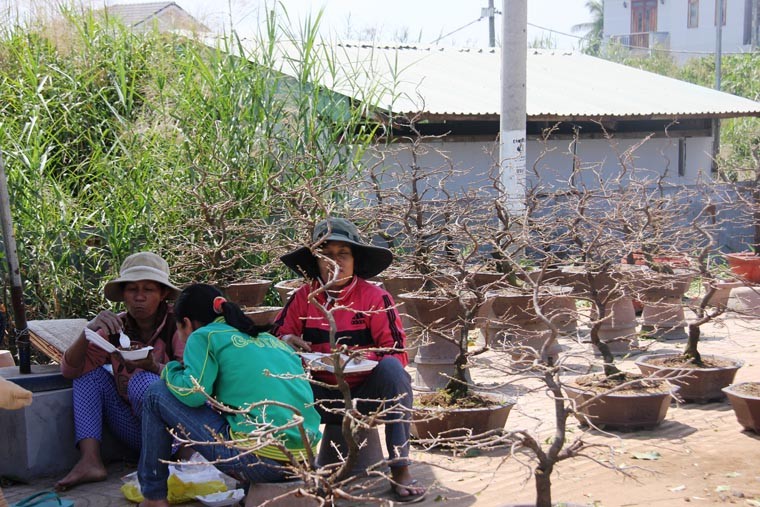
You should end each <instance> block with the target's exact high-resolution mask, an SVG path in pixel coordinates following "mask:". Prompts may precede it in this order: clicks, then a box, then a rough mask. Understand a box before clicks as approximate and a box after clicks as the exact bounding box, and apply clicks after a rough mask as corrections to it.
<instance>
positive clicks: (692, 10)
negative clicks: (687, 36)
mask: <svg viewBox="0 0 760 507" xmlns="http://www.w3.org/2000/svg"><path fill="white" fill-rule="evenodd" d="M687 14H688V19H687V20H686V27H687V28H697V27H698V26H699V0H689V11H688V13H687Z"/></svg>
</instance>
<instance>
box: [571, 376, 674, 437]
mask: <svg viewBox="0 0 760 507" xmlns="http://www.w3.org/2000/svg"><path fill="white" fill-rule="evenodd" d="M562 387H563V389H564V390H565V393H566V394H567V396H568V397H569V398H570V399H571V400H573V402H574V403H575V404H576V406H578V405H580V404H581V403H586V402H588V401H589V400H591V399H593V398H594V397H595V396H597V394H596V393H594V392H592V391H589V390H587V389H585V388H582V387H580V386H574V385H568V384H565V385H563V386H562ZM676 389H677V388H675V387H674V388H673V390H676ZM672 392H673V391H665V392H661V393H646V392H642V393H635V394H622V393H620V394H619V393H617V392H613V393H610V394H602V395H600V396H599V397H598V398H597V399H595V400H594V401H593V402H591V403H589V404H588V405H586V406H585V407H583V408H581V409H579V410H578V411H576V412H575V417H576V419H578V421H579V422H580V423H581V424H588V423H589V422H590V423H592V424H593V425H594V426H596V427H597V428H602V429H614V430H620V431H635V430H646V429H652V428H654V427H656V426H657V425H659V424H660V423H661V422H662V421H663V420H664V419H665V416H666V415H667V413H668V407H669V406H670V400H671V398H672Z"/></svg>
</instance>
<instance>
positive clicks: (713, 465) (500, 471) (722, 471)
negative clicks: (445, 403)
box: [0, 319, 760, 507]
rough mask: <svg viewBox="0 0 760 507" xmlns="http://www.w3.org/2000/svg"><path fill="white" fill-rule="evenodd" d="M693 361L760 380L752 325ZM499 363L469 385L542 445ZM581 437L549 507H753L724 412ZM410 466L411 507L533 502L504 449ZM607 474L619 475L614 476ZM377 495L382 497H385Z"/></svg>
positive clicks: (14, 493) (707, 333)
mask: <svg viewBox="0 0 760 507" xmlns="http://www.w3.org/2000/svg"><path fill="white" fill-rule="evenodd" d="M683 344H684V341H683V340H680V341H669V342H658V341H642V343H641V345H642V347H644V348H646V349H648V351H649V352H657V351H662V352H666V351H667V352H674V351H678V350H680V349H682V347H683ZM563 345H565V346H566V347H567V350H568V351H570V352H582V351H584V350H585V349H586V345H584V344H582V343H578V342H572V341H569V340H565V341H564V343H563ZM701 351H702V353H703V354H718V355H724V356H730V357H734V358H740V359H743V360H744V361H745V364H744V366H743V367H742V368H741V369H740V370H739V372H738V374H737V376H736V382H741V381H749V380H754V381H757V380H760V320H743V321H739V320H737V319H728V320H726V321H722V322H718V323H715V324H710V325H707V326H705V328H704V331H703V341H702V344H701ZM642 352H643V351H642ZM501 356H503V354H502V355H500V354H499V353H495V352H491V353H488V354H487V355H485V356H481V357H479V359H478V363H479V365H480V366H476V367H475V368H473V379H474V380H475V381H476V382H478V383H480V384H482V385H486V386H490V387H494V388H497V390H498V391H501V392H503V393H505V394H509V395H516V396H517V405H516V406H515V407H514V409H513V410H512V413H511V414H510V416H509V419H508V421H507V425H506V427H507V429H510V430H516V429H526V430H529V431H531V432H532V433H533V434H534V435H536V436H537V438H538V440H539V441H544V439H546V438H547V437H550V436H551V435H552V432H553V415H552V404H551V401H550V400H549V399H548V398H547V397H546V396H545V394H544V392H543V390H542V389H541V386H540V384H538V383H537V381H535V380H529V381H517V382H515V383H514V384H511V385H505V384H504V383H505V381H507V380H510V379H508V378H507V377H505V375H504V374H502V373H499V372H498V371H494V370H493V369H492V368H486V366H487V365H489V364H492V365H493V364H497V363H498V362H499V361H500V358H501ZM634 360H635V355H632V356H630V357H626V358H624V359H621V360H620V361H619V365H620V366H622V368H623V369H626V370H631V371H637V369H636V367H635V365H634V364H633V362H634ZM512 380H514V379H512ZM580 435H583V437H584V440H585V441H587V442H589V443H591V444H594V445H596V447H592V448H590V449H588V450H587V451H586V452H585V453H584V454H585V457H577V458H574V459H571V460H567V461H564V462H562V463H560V464H559V465H558V466H557V467H556V469H555V471H554V474H553V475H552V477H553V481H552V482H553V493H554V497H553V498H554V500H555V501H565V502H575V503H578V504H589V505H594V506H658V505H662V506H673V505H717V504H734V505H746V506H755V507H758V506H760V466H758V464H760V436H758V435H757V434H754V433H750V432H745V431H742V428H741V427H740V426H739V424H738V423H737V421H736V418H735V416H734V413H733V411H732V410H731V408H730V405H729V404H728V402H716V403H708V404H702V405H694V404H686V405H678V404H675V403H674V404H673V405H671V407H670V409H669V411H668V414H667V417H666V419H665V421H664V422H663V423H662V424H661V425H660V426H659V427H657V428H655V429H653V430H649V431H638V432H631V433H619V432H612V433H602V432H599V431H588V430H584V429H583V428H582V427H580V425H579V424H578V423H577V421H575V420H572V421H570V423H569V430H568V436H569V438H571V439H572V438H575V437H577V436H580ZM413 458H414V459H415V461H416V464H415V465H414V467H413V473H414V475H415V477H416V478H418V479H419V480H420V482H421V483H422V484H424V485H427V486H428V487H429V493H428V495H427V498H426V500H425V502H424V503H421V504H418V505H427V506H439V505H451V506H456V507H459V506H469V505H483V506H492V505H493V506H498V505H506V504H509V503H520V502H522V503H532V502H533V500H534V497H535V496H534V490H533V488H534V484H533V481H532V478H531V464H532V461H531V460H530V458H529V457H528V456H526V455H524V454H517V455H515V456H511V455H510V453H509V451H508V450H507V449H498V450H495V451H488V452H482V453H474V454H473V455H472V456H471V457H467V458H465V457H456V458H455V457H452V456H451V453H450V452H446V451H441V450H432V451H424V450H422V449H420V448H418V447H415V448H414V450H413ZM613 465H614V466H615V467H617V468H618V469H619V470H622V472H621V471H615V470H613V469H612V468H613ZM131 471H134V465H133V464H127V463H123V462H117V463H114V464H112V465H110V467H109V472H110V473H109V478H108V480H107V481H106V482H101V483H96V484H88V485H82V486H79V487H77V488H75V489H73V490H71V491H69V492H66V493H65V494H64V495H63V496H65V497H67V498H72V499H74V500H75V505H76V506H77V507H80V506H127V505H133V504H131V503H130V502H128V501H127V500H125V499H124V497H123V495H122V494H121V492H120V491H119V488H120V486H121V480H120V477H122V476H123V475H125V474H127V473H129V472H131ZM56 479H57V477H50V478H43V479H36V480H34V481H32V482H31V483H29V484H14V485H3V492H4V494H5V498H6V500H7V501H8V503H9V504H12V503H13V502H16V501H18V500H19V499H21V498H24V497H25V496H27V495H29V494H30V493H32V492H35V491H40V490H44V489H48V488H51V487H52V485H53V483H54V482H55V480H56ZM378 491H380V493H382V494H384V493H385V491H386V488H385V487H384V486H383V487H381V488H380V489H379V490H378ZM0 505H2V504H1V503H0ZM186 505H201V504H200V503H198V502H194V503H189V504H186Z"/></svg>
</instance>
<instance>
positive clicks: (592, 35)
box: [571, 0, 604, 55]
mask: <svg viewBox="0 0 760 507" xmlns="http://www.w3.org/2000/svg"><path fill="white" fill-rule="evenodd" d="M586 9H588V11H589V13H591V21H589V22H587V23H579V24H577V25H573V27H572V28H571V29H572V31H573V32H585V34H586V35H585V36H584V42H585V44H584V48H583V52H584V53H586V54H589V55H597V54H599V49H600V48H601V46H602V35H603V31H604V3H603V0H587V2H586Z"/></svg>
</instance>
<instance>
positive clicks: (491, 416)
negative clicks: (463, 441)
mask: <svg viewBox="0 0 760 507" xmlns="http://www.w3.org/2000/svg"><path fill="white" fill-rule="evenodd" d="M489 397H491V398H493V397H492V396H489ZM493 400H494V403H495V404H494V405H493V406H490V407H483V408H438V407H436V408H426V407H414V414H415V415H414V416H413V418H412V427H411V431H412V436H413V437H415V438H418V439H427V438H437V437H438V436H442V437H455V436H461V435H465V434H471V435H473V436H475V435H479V434H482V433H486V432H488V431H492V430H499V429H502V428H504V425H505V424H506V422H507V417H508V416H509V412H510V410H512V407H513V406H514V405H515V402H514V401H512V400H506V399H500V398H493Z"/></svg>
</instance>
